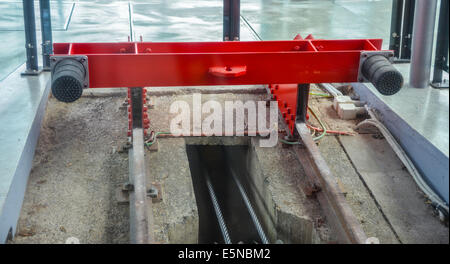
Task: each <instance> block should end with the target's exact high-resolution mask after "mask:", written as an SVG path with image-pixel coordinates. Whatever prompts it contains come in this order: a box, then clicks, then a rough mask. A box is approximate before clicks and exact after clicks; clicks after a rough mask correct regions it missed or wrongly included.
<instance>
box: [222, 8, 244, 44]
mask: <svg viewBox="0 0 450 264" xmlns="http://www.w3.org/2000/svg"><path fill="white" fill-rule="evenodd" d="M240 11H241V1H240V0H224V1H223V40H224V41H229V40H230V41H233V40H239V39H240V21H241V20H240V18H241V14H240Z"/></svg>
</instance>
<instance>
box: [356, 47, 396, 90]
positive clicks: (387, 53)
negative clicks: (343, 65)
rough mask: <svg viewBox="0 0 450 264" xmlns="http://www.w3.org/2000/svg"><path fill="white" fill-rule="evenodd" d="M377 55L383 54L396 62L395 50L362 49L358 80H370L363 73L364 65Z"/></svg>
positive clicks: (390, 60)
mask: <svg viewBox="0 0 450 264" xmlns="http://www.w3.org/2000/svg"><path fill="white" fill-rule="evenodd" d="M375 55H382V56H384V57H386V59H388V60H389V62H391V63H393V62H394V52H393V51H390V50H384V51H379V50H374V51H361V54H360V57H359V68H358V79H357V80H358V82H370V81H369V80H368V79H367V78H366V77H364V75H363V74H362V66H363V65H364V62H365V61H366V60H367V59H368V58H370V57H372V56H375Z"/></svg>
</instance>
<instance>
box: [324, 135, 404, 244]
mask: <svg viewBox="0 0 450 264" xmlns="http://www.w3.org/2000/svg"><path fill="white" fill-rule="evenodd" d="M348 138H353V137H348ZM341 140H346V141H348V140H350V139H347V137H345V136H343V137H339V138H337V137H335V136H326V137H324V138H323V139H322V140H321V141H320V144H319V149H320V152H321V153H322V156H323V158H324V159H325V160H326V162H327V164H328V166H329V167H330V169H331V170H332V171H333V173H334V175H335V176H336V178H337V179H336V180H337V181H338V185H339V187H340V188H341V189H342V192H343V193H344V194H345V198H346V200H347V202H348V204H349V205H350V207H351V209H352V211H353V213H354V214H355V215H356V217H357V218H358V220H359V221H360V222H361V225H362V228H363V230H364V232H365V233H366V235H367V237H376V238H378V239H379V240H380V243H383V244H396V243H400V241H399V240H398V238H397V234H396V233H395V231H394V230H392V228H391V226H390V223H389V222H388V221H387V220H386V217H384V215H383V212H382V211H380V210H379V208H378V205H377V203H376V201H374V200H373V198H372V195H371V191H370V190H368V189H367V187H366V186H365V182H364V181H363V180H362V179H360V177H359V174H358V171H355V168H354V167H353V166H352V160H350V159H349V158H348V156H347V154H346V153H345V150H344V149H342V147H341V145H340V143H339V141H341ZM353 140H354V139H353Z"/></svg>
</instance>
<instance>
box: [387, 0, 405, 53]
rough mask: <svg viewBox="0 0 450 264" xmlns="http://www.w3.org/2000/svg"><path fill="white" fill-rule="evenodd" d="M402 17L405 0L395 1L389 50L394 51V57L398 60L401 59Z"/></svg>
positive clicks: (393, 3) (393, 2)
mask: <svg viewBox="0 0 450 264" xmlns="http://www.w3.org/2000/svg"><path fill="white" fill-rule="evenodd" d="M402 16H403V0H393V1H392V16H391V36H390V39H389V49H390V50H393V51H394V56H395V57H396V58H399V57H400V45H401V36H402V32H401V31H402Z"/></svg>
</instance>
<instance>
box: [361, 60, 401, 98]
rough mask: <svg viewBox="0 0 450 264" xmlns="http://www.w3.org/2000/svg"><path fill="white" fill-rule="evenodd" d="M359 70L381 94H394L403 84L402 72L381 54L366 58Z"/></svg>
mask: <svg viewBox="0 0 450 264" xmlns="http://www.w3.org/2000/svg"><path fill="white" fill-rule="evenodd" d="M361 72H362V74H363V75H364V77H365V78H366V79H367V80H369V81H370V82H371V83H372V84H373V85H374V86H375V88H377V90H378V91H379V92H380V93H381V94H383V95H393V94H396V93H397V92H398V91H400V89H401V88H402V86H403V76H402V74H401V73H400V72H399V71H398V70H397V69H395V67H394V66H393V65H392V64H391V63H390V62H389V60H388V59H387V58H386V57H384V56H382V55H374V56H370V57H369V58H367V60H365V61H364V63H363V65H362V71H361Z"/></svg>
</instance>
